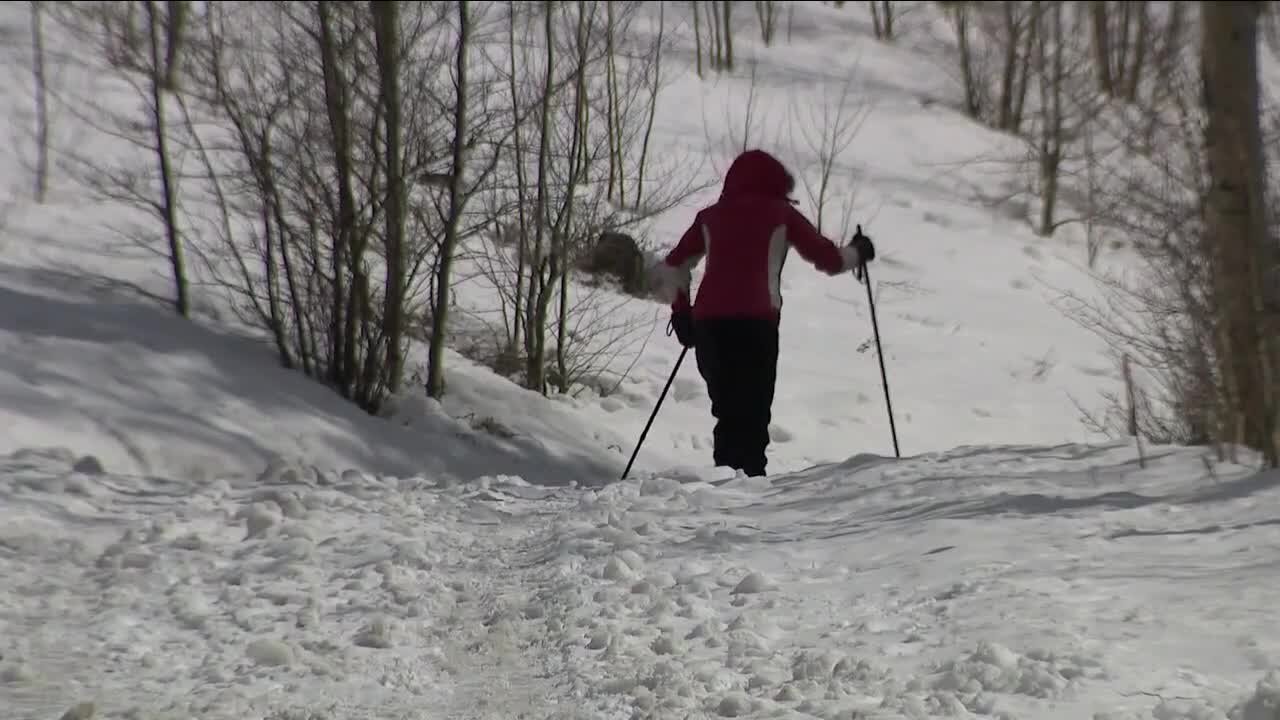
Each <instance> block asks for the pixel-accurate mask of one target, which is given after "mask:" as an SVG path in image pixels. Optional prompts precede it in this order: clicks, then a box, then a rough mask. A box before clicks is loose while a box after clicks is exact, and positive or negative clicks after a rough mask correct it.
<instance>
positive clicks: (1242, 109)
mask: <svg viewBox="0 0 1280 720" xmlns="http://www.w3.org/2000/svg"><path fill="white" fill-rule="evenodd" d="M1257 12H1258V7H1257V4H1256V3H1244V2H1236V3H1232V2H1223V3H1208V4H1206V5H1204V6H1203V7H1202V8H1201V58H1202V60H1201V62H1202V67H1203V71H1202V72H1203V80H1202V82H1203V86H1204V92H1203V101H1204V105H1205V110H1206V116H1207V120H1208V123H1207V126H1206V128H1205V131H1204V132H1205V136H1204V145H1205V156H1206V160H1207V166H1208V175H1209V180H1210V186H1209V192H1208V194H1207V196H1206V197H1205V233H1206V240H1207V242H1208V244H1209V246H1210V248H1211V267H1212V268H1213V277H1214V289H1215V294H1216V296H1217V297H1216V300H1217V303H1216V304H1217V307H1218V315H1217V317H1216V320H1217V324H1218V331H1217V332H1218V336H1219V340H1218V342H1219V348H1218V351H1219V363H1220V365H1221V370H1220V372H1221V375H1222V377H1223V379H1224V380H1225V391H1226V400H1227V403H1228V408H1229V409H1230V411H1231V415H1230V416H1228V417H1226V418H1223V421H1224V425H1225V426H1226V427H1225V428H1224V430H1225V439H1226V440H1227V441H1228V442H1232V443H1235V444H1239V445H1245V446H1248V447H1252V448H1255V449H1257V450H1259V451H1261V452H1262V453H1263V455H1264V456H1265V458H1266V461H1267V464H1268V465H1269V466H1271V467H1276V466H1278V465H1280V437H1277V433H1276V419H1277V417H1276V411H1277V404H1276V382H1275V381H1276V371H1277V365H1276V363H1277V359H1278V356H1277V353H1276V350H1277V340H1276V336H1275V330H1276V329H1277V326H1276V322H1275V315H1274V313H1275V310H1276V308H1275V305H1274V301H1273V300H1269V298H1274V297H1275V296H1276V292H1275V289H1274V288H1268V287H1267V283H1269V282H1274V279H1273V278H1274V277H1275V271H1276V269H1277V267H1280V266H1278V265H1277V260H1278V258H1277V254H1276V251H1275V250H1274V249H1273V248H1272V245H1273V243H1272V241H1271V237H1270V235H1269V232H1268V222H1267V215H1266V198H1265V190H1264V187H1265V177H1266V171H1265V165H1264V160H1263V158H1264V153H1263V147H1262V132H1261V126H1260V120H1259V114H1260V107H1259V89H1258V60H1257V37H1258V35H1257V25H1258V18H1257Z"/></svg>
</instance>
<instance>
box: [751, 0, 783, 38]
mask: <svg viewBox="0 0 1280 720" xmlns="http://www.w3.org/2000/svg"><path fill="white" fill-rule="evenodd" d="M755 7H756V20H758V21H759V22H760V39H761V40H764V44H765V45H772V44H773V35H774V32H775V29H776V27H777V14H778V8H777V3H775V2H774V1H773V0H755Z"/></svg>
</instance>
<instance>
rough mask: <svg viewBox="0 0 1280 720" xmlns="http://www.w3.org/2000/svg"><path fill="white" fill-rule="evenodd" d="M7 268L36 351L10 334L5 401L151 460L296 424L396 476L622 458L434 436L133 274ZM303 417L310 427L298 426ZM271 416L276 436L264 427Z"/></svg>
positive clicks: (218, 453) (5, 299)
mask: <svg viewBox="0 0 1280 720" xmlns="http://www.w3.org/2000/svg"><path fill="white" fill-rule="evenodd" d="M0 279H2V280H3V281H4V282H3V283H2V284H0V307H2V308H4V311H3V312H0V332H6V333H9V334H11V335H12V336H14V337H15V338H19V339H20V340H21V341H22V342H23V343H24V344H25V345H26V347H27V348H28V349H27V350H25V351H24V349H23V346H18V345H17V344H16V343H15V349H14V350H11V351H10V353H9V355H8V357H7V358H6V363H5V365H4V367H3V371H4V372H7V373H9V374H11V375H13V376H14V378H15V382H12V383H5V384H3V385H0V403H3V404H4V407H6V408H7V409H8V410H9V411H10V412H12V413H13V414H15V415H18V416H20V417H24V416H25V417H30V418H43V419H44V420H47V421H48V423H49V424H51V425H52V426H54V427H56V426H57V425H58V424H59V423H61V422H67V421H69V420H75V421H77V422H79V423H84V422H88V423H91V424H93V425H94V426H96V428H97V430H99V431H101V432H102V434H103V435H107V436H109V437H113V438H114V439H115V441H116V442H117V443H118V444H119V445H121V447H122V448H124V450H125V452H127V453H128V454H129V455H130V456H132V457H134V458H135V460H138V461H140V463H139V465H140V466H141V467H143V468H144V469H146V468H147V467H148V465H149V464H152V463H154V462H155V461H157V460H158V458H156V457H154V456H149V454H150V453H155V452H160V451H167V450H166V449H165V448H164V447H163V446H164V445H165V444H166V442H168V441H172V443H173V445H174V449H172V450H171V452H173V453H176V454H185V453H188V452H190V453H195V454H198V455H200V456H202V457H204V458H206V459H208V458H222V459H225V460H226V461H227V462H230V463H234V464H235V465H236V466H237V467H246V466H247V465H254V464H256V465H257V466H258V467H259V468H261V467H263V466H265V465H267V464H268V463H270V462H272V461H273V460H274V459H276V458H277V457H278V456H279V454H281V453H282V451H281V450H280V448H281V447H291V446H292V445H291V442H294V443H297V442H300V435H301V433H302V432H305V433H314V434H315V436H314V437H309V438H305V440H306V441H307V442H308V443H310V444H309V445H308V446H309V447H317V446H318V447H323V448H325V451H326V453H327V454H330V455H335V456H337V457H340V458H345V459H349V460H350V462H351V463H352V464H354V465H355V466H356V467H358V468H359V469H361V470H363V471H366V472H375V473H379V474H387V475H394V476H401V477H403V476H409V475H417V474H430V473H434V474H437V475H448V476H454V477H457V478H459V479H463V480H471V479H474V478H475V477H478V476H483V475H497V474H506V475H515V476H519V477H522V478H524V479H525V480H526V481H528V482H530V483H534V484H545V485H565V484H568V483H570V482H575V481H576V482H579V483H583V484H599V483H600V482H601V479H602V478H611V477H615V476H616V473H618V472H619V471H620V468H621V465H620V463H618V464H617V467H615V466H614V464H611V463H609V462H608V461H607V459H606V458H604V457H602V456H601V455H596V454H591V453H589V452H587V449H586V448H583V450H582V451H579V450H577V449H576V448H575V449H565V450H563V451H556V452H553V451H552V450H551V449H548V448H545V447H542V446H541V445H540V444H539V443H537V442H536V441H535V440H533V439H531V438H513V439H506V440H502V439H499V438H496V437H493V436H490V435H487V434H483V433H462V434H458V433H455V434H452V435H451V434H443V433H431V432H424V431H423V430H414V429H411V428H405V427H402V426H399V425H396V424H395V423H392V422H388V421H386V420H384V419H381V418H377V417H374V416H371V415H368V414H366V413H364V412H363V411H361V410H360V409H359V408H357V407H356V406H355V405H353V404H351V403H350V402H348V401H347V400H345V399H344V398H342V397H341V396H340V395H339V394H338V393H337V392H336V391H334V390H332V389H330V388H328V387H326V386H324V385H322V384H321V383H319V382H318V381H315V380H312V379H310V378H307V377H306V376H305V375H303V374H302V373H301V372H299V371H295V370H290V369H287V368H284V367H283V366H282V365H281V364H280V362H279V361H278V359H276V357H275V356H274V354H273V353H272V351H271V349H270V348H269V347H268V346H267V345H266V344H265V343H264V342H262V341H259V340H256V339H253V338H250V337H247V336H244V335H237V334H233V333H230V332H224V331H220V330H217V329H213V328H210V327H206V326H202V325H201V324H200V323H199V322H197V321H194V320H185V319H183V318H180V317H178V316H177V314H176V313H174V312H173V311H172V310H171V309H169V308H167V307H165V306H164V305H163V304H161V303H160V302H156V301H154V300H155V299H154V297H153V296H149V295H148V294H147V293H145V291H142V290H141V289H139V288H136V287H132V286H129V285H128V284H127V283H120V282H118V281H112V280H110V279H107V278H102V277H101V276H96V277H95V278H94V279H93V280H92V281H91V282H89V283H88V287H87V289H88V290H89V293H88V294H87V296H85V294H84V291H85V290H86V282H85V279H84V276H82V275H76V274H72V273H66V272H61V271H58V270H48V269H32V268H23V267H18V266H13V265H9V264H4V263H0ZM77 290H78V291H79V293H80V296H81V297H83V299H81V297H76V296H75V294H74V293H75V291H77ZM497 381H498V380H496V379H495V382H497ZM512 391H513V392H516V391H517V390H516V389H515V388H514V386H513V388H512ZM246 417H247V418H249V420H248V421H245V422H241V420H242V419H243V418H246ZM302 423H305V430H302V431H301V432H299V433H295V432H293V426H294V425H299V424H302ZM273 426H274V427H276V428H277V429H278V432H277V433H272V434H271V436H264V435H262V433H263V431H264V429H265V428H269V427H273ZM135 441H137V442H135ZM144 445H149V446H150V449H149V448H148V447H144ZM299 446H300V447H301V445H299ZM157 448H159V450H157ZM301 454H302V453H301V452H300V451H295V452H293V455H294V457H290V458H289V459H290V460H293V459H295V458H296V456H298V455H301ZM198 459H199V458H192V459H191V462H192V463H193V464H199V463H198V462H197V460H198ZM147 471H148V472H150V470H149V469H148V470H147Z"/></svg>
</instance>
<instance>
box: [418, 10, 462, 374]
mask: <svg viewBox="0 0 1280 720" xmlns="http://www.w3.org/2000/svg"><path fill="white" fill-rule="evenodd" d="M470 50H471V18H470V13H469V12H468V7H467V0H458V50H457V57H456V68H457V69H456V73H457V75H456V77H455V79H454V93H455V95H454V106H453V146H452V148H451V149H452V151H453V159H452V162H451V166H450V172H449V217H448V219H447V221H446V223H445V231H444V241H443V242H442V243H441V244H440V251H439V252H440V263H439V265H438V266H437V268H436V297H435V306H434V307H433V308H432V314H431V344H430V345H429V347H428V348H427V394H428V395H430V396H431V397H433V398H436V399H439V398H441V397H443V396H444V388H445V383H444V349H445V341H446V339H447V338H448V333H449V324H448V323H449V288H450V285H451V282H452V273H453V255H454V250H455V248H457V246H458V228H459V226H460V225H461V222H462V213H463V210H464V209H465V208H464V206H465V204H466V198H465V196H464V195H463V182H464V181H465V177H464V176H465V170H466V146H467V97H468V91H469V88H468V87H467V54H468V53H469V52H470Z"/></svg>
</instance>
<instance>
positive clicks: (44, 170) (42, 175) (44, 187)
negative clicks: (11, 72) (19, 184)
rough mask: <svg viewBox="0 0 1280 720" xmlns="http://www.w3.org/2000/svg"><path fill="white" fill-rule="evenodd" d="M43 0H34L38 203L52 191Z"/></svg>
mask: <svg viewBox="0 0 1280 720" xmlns="http://www.w3.org/2000/svg"><path fill="white" fill-rule="evenodd" d="M42 6H43V2H42V0H32V1H31V71H32V75H33V77H32V81H33V82H34V88H33V89H34V93H35V105H36V189H35V198H36V202H37V203H44V200H45V196H46V195H47V194H48V192H49V97H48V87H47V86H46V85H45V73H44V29H43V27H42V22H41V20H42V17H41V16H42V15H43V14H44V13H43V11H44V8H43V7H42Z"/></svg>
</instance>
